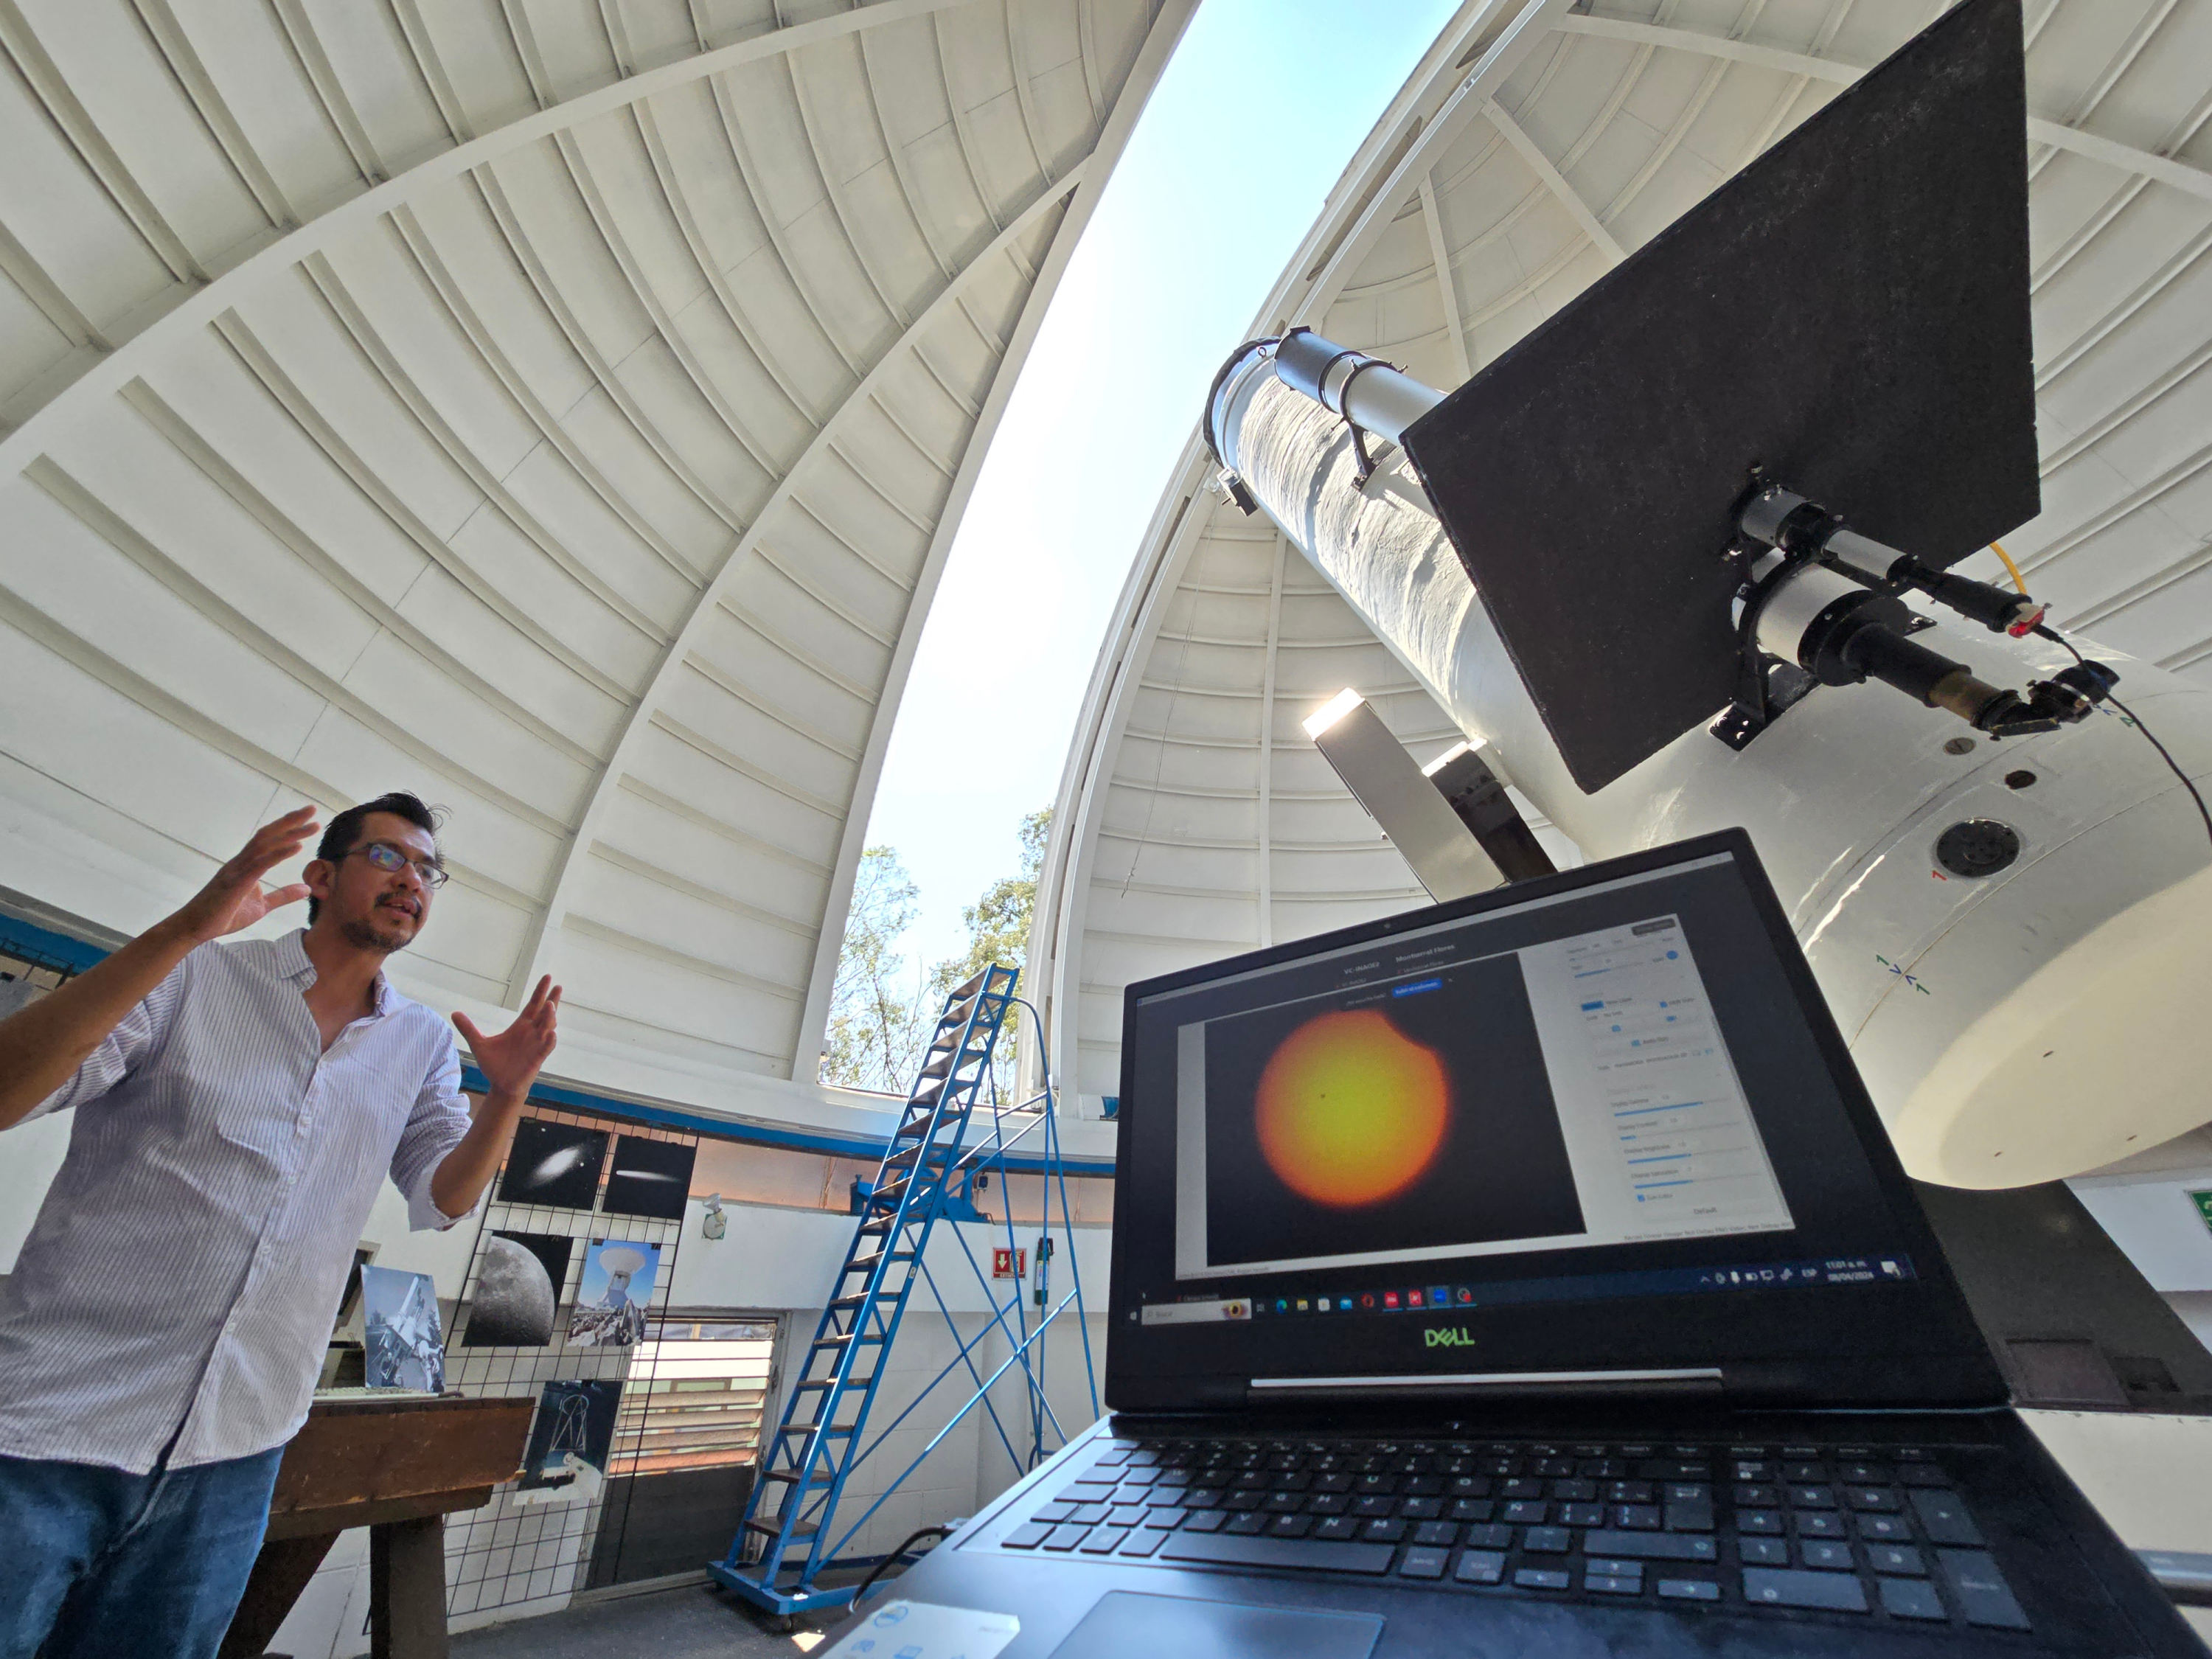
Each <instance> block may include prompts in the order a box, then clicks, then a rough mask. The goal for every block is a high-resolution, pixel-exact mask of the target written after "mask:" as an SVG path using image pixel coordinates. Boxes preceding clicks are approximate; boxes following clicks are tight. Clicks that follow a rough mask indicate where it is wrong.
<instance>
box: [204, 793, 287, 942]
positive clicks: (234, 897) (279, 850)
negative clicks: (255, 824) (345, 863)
mask: <svg viewBox="0 0 2212 1659" xmlns="http://www.w3.org/2000/svg"><path fill="white" fill-rule="evenodd" d="M320 828H321V826H320V825H319V824H318V823H316V822H315V809H314V808H313V807H312V806H301V807H298V808H295V810H294V811H289V812H287V813H286V814H284V816H283V817H281V818H278V819H277V820H276V822H275V823H264V824H263V825H262V826H261V828H260V829H257V830H255V831H254V832H253V839H252V840H251V841H249V842H246V845H245V846H244V847H243V848H240V849H239V852H238V855H237V856H236V857H235V858H233V859H232V860H229V861H228V863H226V864H225V865H224V866H222V868H221V869H220V870H218V871H216V872H215V876H214V878H213V879H212V880H210V882H209V883H208V884H207V885H206V886H204V887H203V888H201V889H200V890H199V891H198V892H197V893H196V894H194V895H193V896H192V897H191V901H190V902H188V903H186V904H185V908H183V909H181V910H179V911H178V912H177V914H176V915H175V916H174V917H173V918H172V920H173V921H174V922H175V923H176V925H177V926H178V927H180V928H181V929H183V930H184V931H185V933H187V934H188V935H189V936H190V937H191V941H192V943H193V944H195V945H204V944H206V943H207V942H208V940H210V939H221V938H222V937H223V935H224V934H226V933H236V932H237V931H238V930H239V929H240V928H241V927H252V925H253V924H254V923H255V922H257V921H260V920H261V918H262V917H264V916H265V915H268V914H269V913H270V911H271V910H275V909H277V908H281V907H282V906H284V905H287V904H293V903H296V902H299V901H300V900H301V899H303V898H305V897H307V887H306V885H305V884H302V883H300V882H294V883H293V884H291V885H290V886H289V887H279V888H276V889H275V890H273V891H264V890H263V888H262V885H261V878H262V877H264V876H265V875H267V874H268V873H269V872H270V871H271V870H273V869H275V868H276V866H278V865H280V864H283V863H285V862H287V861H288V860H291V859H293V858H295V857H296V856H298V854H299V852H300V849H301V848H303V847H305V846H306V845H307V843H308V842H309V841H310V840H312V839H313V836H314V835H315V833H316V831H317V830H318V829H320Z"/></svg>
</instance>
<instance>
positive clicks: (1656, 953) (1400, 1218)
mask: <svg viewBox="0 0 2212 1659" xmlns="http://www.w3.org/2000/svg"><path fill="white" fill-rule="evenodd" d="M1121 1125H1122V1127H1121V1143H1120V1150H1119V1157H1118V1160H1117V1163H1116V1166H1115V1231H1114V1248H1113V1284H1112V1288H1111V1297H1110V1310H1111V1314H1110V1318H1111V1330H1110V1334H1109V1340H1108V1345H1107V1358H1106V1368H1105V1369H1106V1397H1107V1401H1108V1403H1109V1407H1110V1415H1109V1417H1107V1418H1106V1419H1103V1420H1102V1421H1101V1422H1100V1423H1099V1424H1097V1425H1095V1426H1094V1427H1093V1428H1092V1429H1091V1430H1090V1431H1088V1432H1086V1433H1085V1434H1084V1435H1082V1436H1080V1437H1079V1438H1078V1439H1077V1440H1076V1441H1075V1442H1074V1443H1072V1444H1070V1445H1069V1446H1067V1447H1066V1449H1063V1450H1062V1451H1061V1452H1060V1454H1058V1455H1056V1456H1054V1458H1053V1460H1052V1461H1051V1462H1049V1463H1048V1464H1046V1465H1045V1466H1044V1467H1042V1468H1040V1469H1039V1470H1037V1471H1036V1473H1035V1474H1032V1475H1030V1477H1028V1478H1027V1479H1025V1480H1023V1481H1022V1482H1021V1483H1020V1484H1019V1485H1018V1486H1015V1487H1014V1488H1012V1490H1011V1491H1009V1492H1007V1493H1006V1494H1005V1495H1004V1496H1003V1497H1001V1498H1000V1499H998V1500H997V1501H995V1502H994V1503H993V1504H990V1505H989V1506H988V1507H987V1509H986V1510H985V1511H984V1512H983V1513H982V1514H981V1515H979V1516H976V1517H975V1519H974V1520H973V1521H972V1522H969V1524H968V1525H966V1526H965V1527H964V1528H962V1529H961V1531H960V1532H959V1533H957V1534H956V1535H955V1536H954V1537H952V1538H951V1540H949V1541H947V1542H946V1543H945V1545H943V1546H941V1547H939V1548H938V1549H937V1550H936V1551H934V1552H933V1553H931V1554H930V1555H929V1557H928V1558H927V1559H925V1560H924V1561H923V1562H922V1563H921V1565H919V1566H917V1567H916V1568H915V1569H914V1570H913V1571H911V1572H909V1573H908V1575H907V1576H906V1577H905V1578H904V1579H903V1580H902V1582H901V1583H900V1586H899V1591H898V1594H899V1595H900V1597H901V1598H902V1599H903V1600H905V1601H910V1602H919V1603H925V1604H933V1605H936V1606H939V1607H962V1608H969V1609H975V1610H978V1611H981V1612H985V1613H991V1614H994V1615H1003V1614H1012V1615H1013V1617H1014V1618H1016V1619H1018V1620H1019V1623H1020V1634H1019V1635H1018V1637H1016V1638H1014V1639H1013V1641H1012V1644H1011V1645H1008V1646H1006V1648H1005V1649H1004V1650H1003V1652H1004V1654H1005V1655H1006V1656H1007V1659H1021V1656H1031V1655H1034V1656H1044V1655H1054V1656H1058V1659H1091V1656H1096V1655H1108V1654H1114V1655H1128V1654H1144V1653H1148V1652H1157V1653H1158V1654H1159V1655H1160V1656H1162V1659H1166V1656H1170V1655H1172V1656H1176V1659H1184V1656H1195V1655H1207V1654H1222V1655H1228V1654H1239V1653H1265V1654H1268V1655H1271V1656H1305V1659H1367V1656H1370V1655H1372V1656H1375V1659H1390V1656H1401V1655H1402V1656H1413V1655H1432V1654H1434V1655H1444V1654H1449V1655H1453V1656H1468V1659H1486V1656H1493V1655H1497V1656H1503V1655H1523V1654H1530V1655H1537V1654H1540V1655H1544V1656H1554V1659H1571V1656H1585V1655H1627V1654H1635V1655H1646V1656H1657V1655H1674V1654H1684V1655H1686V1654H1699V1655H1706V1656H1712V1655H1720V1654H1728V1655H1744V1656H1749V1655H1766V1654H1775V1655H1781V1654H1789V1655H1844V1654H1850V1655H1855V1656H1866V1655H1892V1654H1894V1655H1899V1656H1918V1655H1925V1654H1929V1653H1932V1652H1938V1651H1940V1652H1945V1653H1960V1654H1972V1655H1983V1654H1986V1655H1990V1656H1996V1655H2022V1654H2030V1653H2036V1654H2082V1655H2089V1654H2093V1655H2098V1656H2100V1659H2110V1656H2118V1655H2146V1656H2148V1655H2159V1656H2166V1655H2182V1654H2200V1653H2202V1652H2203V1648H2202V1647H2201V1646H2200V1645H2199V1644H2198V1643H2197V1639H2196V1638H2195V1636H2194V1635H2193V1634H2192V1632H2191V1631H2190V1629H2189V1627H2188V1626H2187V1625H2186V1624H2185V1622H2184V1621H2183V1620H2182V1619H2181V1617H2180V1615H2179V1613H2177V1612H2176V1611H2175V1609H2174V1608H2173V1607H2172V1605H2171V1604H2170V1603H2169V1602H2167V1601H2166V1599H2165V1598H2164V1597H2163V1596H2162V1595H2160V1592H2159V1590H2158V1589H2157V1587H2156V1586H2155V1584H2154V1583H2153V1581H2152V1580H2151V1579H2150V1577H2148V1574H2147V1573H2146V1572H2145V1571H2144V1570H2143V1568H2142V1566H2141V1565H2139V1564H2138V1563H2137V1562H2136V1559H2134V1558H2133V1557H2132V1556H2131V1555H2130V1553H2129V1552H2128V1551H2127V1550H2126V1549H2125V1548H2124V1547H2122V1545H2121V1544H2120V1542H2119V1541H2118V1539H2117V1538H2116V1537H2115V1536H2114V1535H2113V1534H2112V1531H2111V1529H2110V1528H2108V1527H2106V1524H2105V1523H2104V1522H2102V1521H2101V1520H2100V1518H2099V1517H2098V1516H2097V1515H2096V1514H2095V1513H2094V1512H2093V1510H2091V1509H2090V1507H2089V1505H2088V1504H2087V1502H2086V1500H2085V1499H2084V1498H2082V1497H2081V1494H2080V1492H2078V1491H2077V1490H2076V1489H2075V1487H2074V1486H2073V1485H2072V1484H2071V1482H2069V1480H2067V1478H2066V1477H2065V1475H2064V1474H2063V1473H2062V1472H2061V1471H2060V1470H2059V1468H2057V1465H2056V1464H2055V1463H2054V1462H2052V1461H2051V1458H2050V1457H2049V1456H2048V1455H2046V1454H2045V1452H2044V1450H2043V1449H2042V1448H2041V1446H2040V1445H2039V1443H2038V1442H2037V1440H2036V1439H2035V1437H2034V1436H2033V1434H2032V1433H2031V1432H2030V1431H2028V1429H2027V1426H2026V1425H2024V1424H2023V1423H2022V1422H2021V1420H2020V1419H2019V1418H2018V1417H2016V1416H2015V1414H2014V1413H2013V1412H2012V1411H2011V1409H2010V1408H2009V1407H2008V1401H2007V1395H2006V1387H2005V1383H2004V1379H2003V1376H2002V1373H2001V1372H2000V1370H1999V1369H1998V1367H1997V1365H1996V1364H1995V1362H1994V1361H1993V1360H1992V1358H1991V1356H1990V1351H1989V1348H1988V1346H1987V1344H1986V1342H1985V1340H1984V1338H1983V1337H1982V1335H1981V1334H1980V1333H1979V1332H1978V1329H1977V1328H1976V1326H1975V1322H1974V1320H1973V1318H1972V1315H1971V1314H1970V1313H1969V1311H1968V1309H1967V1307H1966V1303H1965V1301H1964V1299H1963V1298H1962V1297H1961V1296H1960V1291H1959V1289H1958V1287H1957V1285H1956V1284H1955V1283H1954V1279H1953V1278H1952V1275H1951V1273H1950V1271H1949V1269H1948V1267H1947V1265H1946V1263H1945V1261H1944V1259H1943V1256H1942V1252H1941V1251H1940V1249H1939V1248H1938V1246H1937V1244H1936V1239H1935V1237H1934V1235H1933V1234H1932V1233H1931V1231H1929V1226H1928V1225H1927V1222H1926V1220H1925V1219H1924V1218H1923V1214H1922V1212H1921V1210H1920V1207H1919V1206H1918V1204H1917V1202H1916V1200H1915V1198H1914V1195H1913V1189H1912V1187H1911V1183H1910V1182H1908V1181H1907V1179H1906V1177H1905V1172H1904V1170H1902V1169H1901V1168H1900V1167H1899V1164H1898V1161H1897V1158H1896V1157H1895V1155H1894V1153H1893V1152H1892V1150H1891V1148H1890V1145H1889V1141H1888V1139H1887V1136H1886V1134H1885V1133H1883V1130H1882V1127H1881V1122H1880V1120H1879V1119H1878V1118H1877V1116H1876V1115H1875V1110H1874V1108H1873V1105H1872V1103H1870V1102H1869V1099H1868V1097H1867V1095H1866V1092H1865V1090H1864V1088H1863V1085H1861V1083H1860V1081H1859V1079H1858V1077H1857V1073H1856V1072H1855V1071H1854V1070H1853V1068H1852V1065H1851V1061H1850V1054H1849V1053H1848V1051H1847V1050H1846V1048H1845V1047H1844V1041H1843V1038H1842V1036H1840V1034H1839V1033H1838V1030H1837V1028H1836V1025H1835V1023H1834V1021H1833V1020H1832V1018H1831V1017H1830V1015H1829V1013H1828V1011H1827V1008H1826V1004H1825V1003H1824V1002H1823V1000H1821V997H1820V991H1819V989H1818V987H1817V986H1816V985H1815V984H1814V980H1813V977H1812V975H1811V972H1810V971H1809V969H1808V968H1807V966H1806V963H1805V960H1804V957H1803V956H1802V953H1801V951H1799V949H1798V947H1797V945H1796V939H1795V938H1794V937H1793V935H1792V933H1791V931H1790V926H1789V923H1788V921H1787V919H1786V917H1785V916H1784V913H1783V910H1782V908H1781V906H1780V904H1779V903H1778V901H1777V900H1776V898H1775V896H1774V894H1773V891H1772V889H1771V887H1770V886H1769V884H1768V883H1767V881H1766V879H1765V874H1764V873H1763V872H1762V871H1761V870H1760V868H1759V863H1758V860H1757V859H1756V858H1755V856H1754V855H1753V850H1752V846H1751V842H1750V839H1749V837H1748V836H1746V835H1744V834H1743V833H1742V832H1741V831H1728V832H1723V833H1721V834H1717V835H1711V836H1700V837H1698V838H1696V839H1694V840H1691V841H1686V842H1680V843H1679V844H1677V845H1674V846H1671V847H1667V848H1659V849H1656V850H1655V851H1652V852H1649V853H1644V854H1636V855H1633V856H1631V857H1627V858H1622V859H1616V860H1609V861H1607V862H1606V863H1602V864H1596V865H1591V866H1585V867H1583V868H1582V869H1578V870H1574V871H1570V872H1564V873H1561V874H1559V875H1556V876H1549V877H1542V878H1535V879H1533V880H1528V881H1524V882H1520V883H1516V884H1513V885H1510V886H1508V887H1505V888H1501V889H1498V890H1493V891H1491V892H1487V893H1484V894H1480V895H1478V896H1474V897H1472V898H1468V899H1464V900H1460V901H1457V902H1452V903H1448V904H1442V905H1437V906H1435V907H1432V908H1426V909H1422V910H1416V911H1412V912H1409V913H1407V914H1406V915H1398V916H1393V917H1389V918H1388V919H1386V920H1383V921H1377V922H1374V923H1370V924H1368V925H1365V926H1363V927H1353V928H1348V929H1346V930H1343V931H1340V932H1337V933H1327V934H1323V935H1321V936H1319V937H1316V938H1312V939H1304V940H1301V941H1299V942H1297V943H1296V944H1294V945H1285V946H1280V947H1277V948H1275V949H1273V950H1267V951H1257V952H1255V953H1252V954H1250V955H1246V956H1241V957H1233V958H1231V959H1228V960H1225V961H1221V962H1215V963H1208V964H1206V966H1204V967H1200V968H1195V969H1190V970H1188V971H1187V972H1183V973H1179V974H1174V975H1168V976H1165V977H1163V978H1158V979H1153V980H1148V981H1143V982H1141V983H1139V984H1135V985H1132V986H1130V987H1128V989H1127V1000H1126V1004H1125V1014H1124V1024H1123V1029H1122V1073H1121ZM892 1645H893V1646H896V1644H892ZM885 1651H886V1652H888V1651H890V1649H888V1648H887V1649H886V1650H885Z"/></svg>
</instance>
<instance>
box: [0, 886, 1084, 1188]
mask: <svg viewBox="0 0 2212 1659" xmlns="http://www.w3.org/2000/svg"><path fill="white" fill-rule="evenodd" d="M10 945H13V946H15V947H16V949H17V951H18V952H19V953H20V954H21V955H23V956H27V957H44V958H46V960H48V961H52V962H59V963H66V964H67V965H68V966H69V967H70V969H72V970H73V971H75V972H76V973H80V974H81V973H82V972H83V971H84V970H85V969H88V968H89V967H91V966H92V965H93V964H94V963H98V962H101V961H104V960H106V957H107V952H106V951H105V950H103V949H101V948H100V946H99V945H88V944H86V943H85V942H84V941H83V940H82V939H72V938H71V937H70V935H68V934H67V933H54V932H52V930H51V929H48V928H45V927H35V926H33V924H32V923H30V922H27V921H17V920H16V919H15V917H13V916H0V951H4V950H6V949H8V948H9V946H10ZM461 1083H462V1086H463V1087H464V1088H466V1089H471V1090H474V1091H477V1092H478V1093H481V1092H483V1089H484V1087H485V1085H484V1079H483V1073H481V1072H479V1071H477V1068H476V1067H475V1066H468V1065H464V1066H462V1067H461ZM530 1097H531V1098H532V1100H535V1101H538V1102H541V1103H544V1104H545V1105H548V1106H568V1107H573V1108H575V1109H580V1110H582V1111H588V1112H599V1113H601V1114H603V1115H606V1116H609V1117H622V1118H629V1119H630V1120H631V1121H634V1122H638V1123H653V1124H658V1125H660V1126H661V1127H665V1128H671V1129H684V1130H688V1131H690V1133H694V1134H702V1135H711V1136H712V1137H714V1139H717V1140H735V1141H738V1142H741V1143H744V1144H745V1145H747V1146H775V1147H780V1148H781V1149H782V1150H784V1151H786V1152H817V1153H821V1154H823V1155H825V1156H828V1157H830V1158H876V1159H880V1158H882V1157H883V1155H884V1146H885V1145H886V1144H887V1142H886V1141H884V1140H878V1139H875V1138H874V1137H872V1136H868V1135H837V1134H831V1133H828V1132H827V1131H824V1130H811V1129H772V1128H769V1127H766V1126H764V1125H762V1124H757V1123H732V1122H731V1121H729V1120H728V1119H726V1118H719V1117H708V1116H706V1115H702V1114H701V1113H697V1112H686V1111H683V1110H681V1109H677V1108H674V1107H668V1106H648V1105H646V1104H645V1103H642V1102H640V1101H635V1100H617V1099H616V1098H614V1097H611V1096H609V1095H600V1094H593V1093H592V1091H589V1090H587V1089H577V1088H572V1087H570V1086H568V1085H566V1084H558V1083H540V1084H538V1085H537V1086H536V1087H534V1088H533V1089H532V1090H531V1091H530ZM1060 1162H1061V1165H1062V1167H1063V1168H1064V1169H1065V1170H1066V1172H1067V1173H1068V1174H1069V1175H1072V1176H1110V1175H1112V1174H1113V1173H1114V1161H1113V1159H1111V1158H1063V1159H1061V1160H1060ZM993 1167H994V1168H995V1167H996V1164H995V1162H994V1165H993ZM1006 1168H1007V1169H1009V1170H1012V1171H1014V1172H1015V1173H1016V1174H1018V1175H1041V1174H1042V1173H1044V1170H1045V1161H1044V1160H1043V1159H1042V1158H1033V1157H1026V1156H1024V1155H1023V1154H1022V1153H1020V1152H1013V1153H1010V1154H1009V1155H1008V1156H1007V1158H1006Z"/></svg>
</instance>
